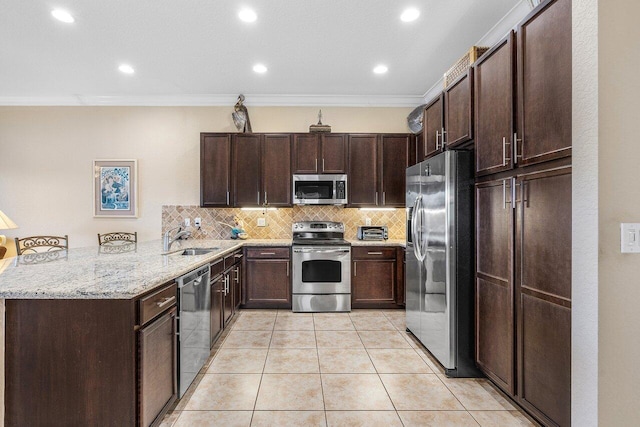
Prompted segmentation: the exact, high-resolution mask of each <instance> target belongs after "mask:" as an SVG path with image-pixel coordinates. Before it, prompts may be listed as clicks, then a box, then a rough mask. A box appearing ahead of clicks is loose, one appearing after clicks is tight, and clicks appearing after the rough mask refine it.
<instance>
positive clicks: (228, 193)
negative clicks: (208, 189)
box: [227, 191, 229, 205]
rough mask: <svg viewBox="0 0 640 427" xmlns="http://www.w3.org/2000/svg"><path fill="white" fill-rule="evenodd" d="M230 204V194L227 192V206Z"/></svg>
mask: <svg viewBox="0 0 640 427" xmlns="http://www.w3.org/2000/svg"><path fill="white" fill-rule="evenodd" d="M228 204H229V192H228V191H227V205H228Z"/></svg>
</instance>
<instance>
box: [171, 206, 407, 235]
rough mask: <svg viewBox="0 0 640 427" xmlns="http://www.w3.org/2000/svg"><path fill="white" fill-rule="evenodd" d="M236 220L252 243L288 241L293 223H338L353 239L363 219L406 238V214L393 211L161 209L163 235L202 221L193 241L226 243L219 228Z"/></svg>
mask: <svg viewBox="0 0 640 427" xmlns="http://www.w3.org/2000/svg"><path fill="white" fill-rule="evenodd" d="M235 216H238V218H240V219H241V220H242V221H243V223H244V229H245V231H246V232H247V233H248V234H249V238H253V239H290V238H291V226H292V224H293V223H294V222H296V221H313V220H317V221H340V222H344V225H345V237H346V238H347V239H355V238H356V234H357V230H358V226H359V225H364V224H365V220H366V218H371V224H372V225H386V226H387V227H389V238H390V239H404V238H405V210H404V209H402V208H400V209H396V210H395V211H361V210H359V209H353V208H341V207H336V206H294V207H292V208H279V209H277V210H267V211H265V210H257V211H253V210H252V211H243V210H241V209H240V208H221V209H214V208H201V207H199V206H176V205H167V206H162V233H164V232H165V231H167V230H169V229H171V228H174V227H177V226H179V225H180V224H181V223H182V222H183V220H184V219H185V218H189V219H190V220H191V225H192V226H193V222H194V219H195V218H202V226H201V229H200V230H195V229H194V228H193V227H192V228H191V229H192V230H193V238H196V239H228V238H229V236H230V234H231V230H230V229H229V227H227V226H225V225H222V224H220V223H221V222H222V223H227V224H231V225H233V218H234V217H235ZM258 218H265V219H266V222H267V226H266V227H258V225H257V222H258Z"/></svg>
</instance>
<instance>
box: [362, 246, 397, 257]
mask: <svg viewBox="0 0 640 427" xmlns="http://www.w3.org/2000/svg"><path fill="white" fill-rule="evenodd" d="M351 257H352V258H353V259H395V258H396V248H394V247H389V246H354V247H352V248H351Z"/></svg>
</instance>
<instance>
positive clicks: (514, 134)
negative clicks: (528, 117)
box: [513, 132, 524, 163]
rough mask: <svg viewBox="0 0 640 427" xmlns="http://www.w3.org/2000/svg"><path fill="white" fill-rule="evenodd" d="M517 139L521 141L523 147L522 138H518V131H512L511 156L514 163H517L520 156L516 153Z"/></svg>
mask: <svg viewBox="0 0 640 427" xmlns="http://www.w3.org/2000/svg"><path fill="white" fill-rule="evenodd" d="M518 141H520V142H522V146H523V148H524V141H523V140H522V139H518V133H517V132H514V133H513V157H514V161H515V163H518V159H519V158H522V154H518ZM520 151H524V150H520Z"/></svg>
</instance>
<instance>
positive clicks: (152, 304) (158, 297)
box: [139, 283, 178, 325]
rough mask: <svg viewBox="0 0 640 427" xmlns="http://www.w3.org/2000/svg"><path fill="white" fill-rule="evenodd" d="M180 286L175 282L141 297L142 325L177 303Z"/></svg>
mask: <svg viewBox="0 0 640 427" xmlns="http://www.w3.org/2000/svg"><path fill="white" fill-rule="evenodd" d="M177 289H178V286H177V285H176V284H175V283H172V284H171V285H169V286H167V287H165V288H162V289H160V290H159V291H157V292H154V293H152V294H151V295H147V296H145V297H143V298H141V299H140V301H139V310H140V325H144V324H145V323H147V322H148V321H149V320H151V319H153V318H154V317H156V316H157V315H158V314H160V313H162V312H163V311H166V310H168V309H169V308H171V307H173V306H174V305H176V301H177Z"/></svg>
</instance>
